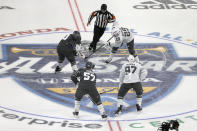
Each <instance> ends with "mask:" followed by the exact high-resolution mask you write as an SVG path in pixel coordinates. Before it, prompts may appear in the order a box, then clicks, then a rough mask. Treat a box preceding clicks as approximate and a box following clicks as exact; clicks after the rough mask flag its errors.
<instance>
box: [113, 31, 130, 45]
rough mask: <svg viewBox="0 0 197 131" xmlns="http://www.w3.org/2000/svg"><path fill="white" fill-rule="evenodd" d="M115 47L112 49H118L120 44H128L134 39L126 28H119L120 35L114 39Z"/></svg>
mask: <svg viewBox="0 0 197 131" xmlns="http://www.w3.org/2000/svg"><path fill="white" fill-rule="evenodd" d="M114 39H115V45H114V47H120V46H121V45H122V43H129V42H130V41H132V40H133V39H134V37H133V34H132V32H131V31H130V30H129V29H128V28H123V27H121V28H120V34H119V35H118V36H117V37H114Z"/></svg>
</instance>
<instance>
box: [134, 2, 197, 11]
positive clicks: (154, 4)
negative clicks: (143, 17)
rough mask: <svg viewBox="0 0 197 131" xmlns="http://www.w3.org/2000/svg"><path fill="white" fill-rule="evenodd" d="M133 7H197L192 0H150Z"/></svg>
mask: <svg viewBox="0 0 197 131" xmlns="http://www.w3.org/2000/svg"><path fill="white" fill-rule="evenodd" d="M133 8H134V9H157V10H159V9H177V10H178V9H179V10H181V9H197V1H194V0H151V1H145V2H141V3H140V4H138V5H134V6H133Z"/></svg>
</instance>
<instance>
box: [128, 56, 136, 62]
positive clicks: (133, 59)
mask: <svg viewBox="0 0 197 131" xmlns="http://www.w3.org/2000/svg"><path fill="white" fill-rule="evenodd" d="M127 60H128V61H129V63H133V62H134V61H135V58H134V57H133V55H129V56H128V58H127Z"/></svg>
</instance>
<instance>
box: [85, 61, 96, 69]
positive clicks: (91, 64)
mask: <svg viewBox="0 0 197 131" xmlns="http://www.w3.org/2000/svg"><path fill="white" fill-rule="evenodd" d="M94 67H95V65H94V64H93V63H92V62H89V61H88V62H86V68H87V69H94Z"/></svg>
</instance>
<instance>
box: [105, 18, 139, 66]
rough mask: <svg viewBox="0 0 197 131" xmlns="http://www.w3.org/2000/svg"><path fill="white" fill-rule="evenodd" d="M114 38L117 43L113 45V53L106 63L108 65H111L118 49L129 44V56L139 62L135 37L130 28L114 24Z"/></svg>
mask: <svg viewBox="0 0 197 131" xmlns="http://www.w3.org/2000/svg"><path fill="white" fill-rule="evenodd" d="M112 36H113V37H114V39H115V43H114V44H111V45H112V49H111V53H110V56H109V57H108V59H107V60H106V61H105V62H106V63H110V62H111V61H112V58H113V56H114V54H115V53H116V52H117V50H118V48H120V47H121V46H122V45H123V43H125V44H127V47H128V51H129V54H131V55H133V56H134V57H135V60H136V61H137V62H139V58H138V56H137V54H136V52H135V49H134V36H133V34H132V32H131V31H130V30H129V29H128V28H123V27H119V24H118V22H114V23H113V26H112Z"/></svg>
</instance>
